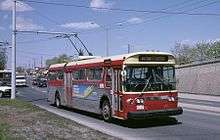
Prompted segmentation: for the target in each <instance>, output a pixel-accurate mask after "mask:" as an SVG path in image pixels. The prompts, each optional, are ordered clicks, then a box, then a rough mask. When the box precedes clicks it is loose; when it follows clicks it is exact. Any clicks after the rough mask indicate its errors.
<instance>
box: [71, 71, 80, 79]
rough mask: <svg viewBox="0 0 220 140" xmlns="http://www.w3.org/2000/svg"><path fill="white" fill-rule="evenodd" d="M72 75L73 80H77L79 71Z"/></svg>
mask: <svg viewBox="0 0 220 140" xmlns="http://www.w3.org/2000/svg"><path fill="white" fill-rule="evenodd" d="M72 75H73V80H78V79H79V71H78V70H77V71H73V73H72Z"/></svg>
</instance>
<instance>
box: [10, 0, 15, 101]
mask: <svg viewBox="0 0 220 140" xmlns="http://www.w3.org/2000/svg"><path fill="white" fill-rule="evenodd" d="M11 64H12V66H11V69H12V75H11V86H12V88H11V89H12V90H11V99H15V93H16V81H15V78H16V0H14V1H13V9H12V58H11Z"/></svg>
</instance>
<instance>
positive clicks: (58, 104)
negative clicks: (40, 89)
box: [55, 94, 61, 108]
mask: <svg viewBox="0 0 220 140" xmlns="http://www.w3.org/2000/svg"><path fill="white" fill-rule="evenodd" d="M55 105H56V107H58V108H60V106H61V102H60V96H59V94H57V95H56V96H55Z"/></svg>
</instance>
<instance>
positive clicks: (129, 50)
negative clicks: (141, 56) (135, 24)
mask: <svg viewBox="0 0 220 140" xmlns="http://www.w3.org/2000/svg"><path fill="white" fill-rule="evenodd" d="M130 52H131V45H130V44H128V53H130Z"/></svg>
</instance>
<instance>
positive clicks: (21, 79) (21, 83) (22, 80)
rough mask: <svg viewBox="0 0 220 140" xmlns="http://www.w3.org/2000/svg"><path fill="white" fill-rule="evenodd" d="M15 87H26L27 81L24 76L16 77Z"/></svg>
mask: <svg viewBox="0 0 220 140" xmlns="http://www.w3.org/2000/svg"><path fill="white" fill-rule="evenodd" d="M16 86H27V80H26V77H25V76H24V75H18V76H16Z"/></svg>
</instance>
